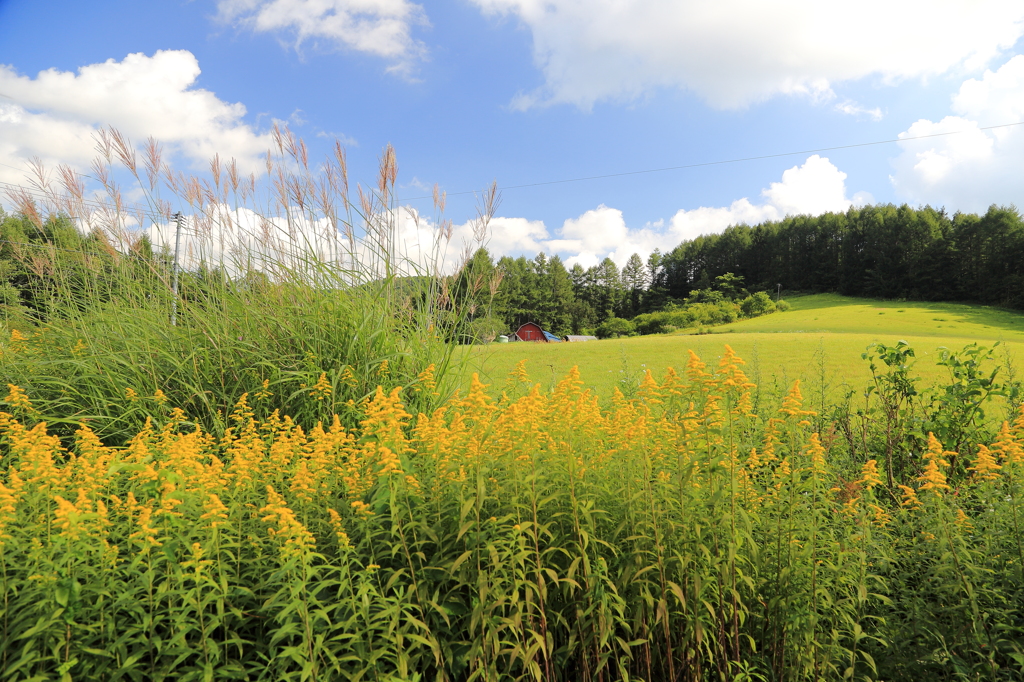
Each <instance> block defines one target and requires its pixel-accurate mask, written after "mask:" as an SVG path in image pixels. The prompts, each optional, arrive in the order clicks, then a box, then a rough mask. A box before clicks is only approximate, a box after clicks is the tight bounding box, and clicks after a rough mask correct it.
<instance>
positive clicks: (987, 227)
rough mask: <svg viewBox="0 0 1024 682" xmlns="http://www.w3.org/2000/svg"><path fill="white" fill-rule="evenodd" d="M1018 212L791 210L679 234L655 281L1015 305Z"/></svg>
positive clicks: (1021, 279)
mask: <svg viewBox="0 0 1024 682" xmlns="http://www.w3.org/2000/svg"><path fill="white" fill-rule="evenodd" d="M1021 263H1024V220H1022V218H1021V215H1020V213H1019V212H1018V211H1017V210H1016V209H1015V208H1013V207H1009V208H999V207H995V206H993V207H992V208H990V209H989V210H988V212H986V213H985V214H984V215H980V216H979V215H975V214H970V213H956V214H954V215H953V216H949V215H947V214H946V213H945V212H944V211H941V210H935V209H933V208H929V207H925V208H922V209H913V208H911V207H909V206H906V205H903V206H893V205H880V206H866V207H863V208H851V209H850V210H849V211H847V212H846V213H826V214H823V215H820V216H816V217H812V216H791V217H788V218H786V219H785V220H781V221H778V222H767V223H762V224H759V225H756V226H753V227H749V226H746V225H737V226H734V227H730V228H728V229H727V230H725V232H723V233H722V234H717V235H706V236H702V237H698V238H697V239H694V240H692V241H687V242H683V243H682V244H680V245H679V246H677V247H676V248H675V249H673V250H672V251H670V252H669V253H667V254H665V257H664V258H663V259H662V261H661V265H662V267H663V273H662V275H661V279H660V280H659V283H660V285H661V286H663V287H664V288H665V289H666V290H667V292H668V293H669V295H671V296H675V297H681V296H686V295H687V294H688V292H689V291H690V290H691V289H695V288H699V287H697V286H696V284H697V283H698V282H699V281H700V280H701V279H702V278H705V277H706V276H710V277H711V278H714V277H716V276H719V275H722V274H725V273H727V272H732V273H735V274H736V275H739V276H741V277H743V278H744V279H745V281H746V282H748V283H749V284H751V285H753V287H754V288H761V289H769V290H774V289H775V288H776V286H777V285H781V286H782V287H783V288H784V289H790V290H798V291H808V292H834V293H841V294H845V295H848V296H871V297H877V298H906V299H913V300H926V301H968V302H974V303H988V304H995V305H1003V306H1008V307H1012V308H1024V270H1022V269H1021V267H1020V264H1021Z"/></svg>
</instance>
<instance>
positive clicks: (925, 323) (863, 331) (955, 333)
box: [471, 294, 1024, 396]
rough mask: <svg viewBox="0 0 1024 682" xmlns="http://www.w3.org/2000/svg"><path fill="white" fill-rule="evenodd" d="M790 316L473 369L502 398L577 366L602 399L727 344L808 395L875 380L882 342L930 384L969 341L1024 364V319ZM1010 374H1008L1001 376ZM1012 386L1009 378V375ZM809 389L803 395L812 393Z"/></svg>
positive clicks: (906, 311)
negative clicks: (909, 359)
mask: <svg viewBox="0 0 1024 682" xmlns="http://www.w3.org/2000/svg"><path fill="white" fill-rule="evenodd" d="M788 300H789V303H790V305H791V308H790V310H788V311H786V312H782V313H774V314H772V315H766V316H764V317H759V318H754V319H751V320H743V321H741V322H736V323H734V324H731V325H726V326H722V327H716V328H714V329H713V332H714V333H712V334H705V335H699V336H698V335H694V334H692V333H676V334H665V335H656V336H645V337H634V338H628V339H608V340H604V341H589V342H586V343H581V344H580V343H573V344H569V343H557V344H556V343H551V344H543V343H513V344H508V345H505V344H491V345H489V346H486V347H483V348H479V349H476V351H475V356H474V359H473V362H472V363H471V364H472V367H473V371H476V372H478V373H479V374H480V378H481V380H482V381H484V382H485V383H488V384H491V385H492V387H493V388H494V390H496V391H500V390H501V386H502V385H503V384H504V382H505V377H506V376H507V375H508V373H509V372H510V371H511V370H512V368H513V367H515V365H516V363H517V362H519V361H520V360H524V359H525V360H526V361H527V362H526V367H527V370H528V371H529V373H530V376H531V378H533V379H534V380H535V381H537V382H539V383H540V384H541V385H542V387H548V386H550V385H551V384H552V382H554V381H556V380H557V379H559V378H561V377H562V376H563V375H564V374H565V373H566V372H568V371H569V369H570V368H571V367H572V366H573V365H577V366H578V367H579V369H580V374H581V378H582V379H583V381H584V382H585V384H586V386H587V387H588V388H593V389H595V390H596V391H597V392H598V394H599V395H602V396H606V395H608V394H610V392H611V390H612V387H613V386H616V385H620V384H621V383H622V382H623V380H624V379H626V381H627V382H628V381H629V379H628V377H630V376H632V377H633V378H634V379H635V377H636V376H638V373H640V372H642V371H643V370H644V369H650V370H652V372H654V374H655V376H660V374H661V372H662V371H663V370H664V368H665V367H675V368H676V369H677V370H680V371H681V370H682V369H683V368H684V367H685V365H686V360H687V350H688V349H692V350H693V351H695V352H696V353H697V354H698V355H699V356H700V357H701V359H703V360H704V361H705V362H708V363H711V362H714V361H716V360H717V358H718V357H719V356H720V355H721V354H722V349H723V347H724V345H725V344H729V345H730V346H732V348H733V349H734V350H735V351H736V352H737V353H738V354H739V355H740V356H741V357H742V358H743V359H745V360H746V361H747V367H746V370H747V374H748V375H749V376H750V378H751V379H752V380H753V381H755V382H756V383H758V384H759V385H761V386H763V387H771V386H773V385H780V386H782V385H789V384H791V383H792V382H793V380H794V379H800V380H801V381H802V382H803V384H804V385H805V387H807V388H806V391H810V392H811V394H812V395H813V394H814V393H817V394H819V396H820V394H821V392H822V389H823V388H824V392H825V394H826V395H829V396H831V395H836V394H837V393H838V392H839V391H841V390H842V387H843V386H844V385H848V386H850V387H853V388H858V389H859V388H861V387H863V386H864V385H865V384H866V382H867V381H868V380H869V379H870V376H871V373H870V370H869V369H868V363H867V362H865V361H864V360H862V359H861V353H863V352H864V351H865V349H866V348H867V347H868V345H870V344H872V343H875V342H883V343H886V344H890V345H891V344H895V343H896V342H897V341H899V340H901V339H902V340H905V341H906V342H907V343H909V344H910V345H911V346H912V347H913V348H914V349H915V351H916V352H917V365H916V370H917V372H916V374H917V376H920V377H921V378H922V379H923V380H924V381H925V382H926V383H931V382H932V381H935V380H939V379H941V378H942V372H943V371H944V370H943V368H941V367H937V366H936V365H935V359H936V355H937V349H939V348H940V347H946V348H950V349H953V350H958V349H961V348H963V347H964V346H965V345H967V344H969V343H975V342H977V343H979V344H981V345H985V346H991V345H993V344H994V343H995V342H996V341H1000V342H1002V344H1001V347H1000V348H999V349H997V351H996V357H997V358H998V360H999V361H1000V362H1001V363H1005V362H1006V360H1007V357H1009V359H1010V360H1011V362H1012V363H1013V365H1015V366H1021V364H1022V362H1024V314H1021V313H1017V312H1013V311H1008V310H1003V309H999V308H992V307H988V306H972V305H962V304H951V303H910V302H893V301H876V300H871V299H857V298H848V297H845V296H838V295H834V294H815V295H809V296H799V297H794V298H790V299H788ZM1003 371H1004V372H1005V371H1006V369H1004V370H1003ZM1004 378H1005V375H1004ZM806 391H805V392H806Z"/></svg>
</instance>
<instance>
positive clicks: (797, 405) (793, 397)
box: [779, 379, 818, 426]
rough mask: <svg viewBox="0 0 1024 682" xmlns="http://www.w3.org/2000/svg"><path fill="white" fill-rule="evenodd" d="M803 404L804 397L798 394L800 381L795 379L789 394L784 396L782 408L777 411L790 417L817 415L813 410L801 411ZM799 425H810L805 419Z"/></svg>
mask: <svg viewBox="0 0 1024 682" xmlns="http://www.w3.org/2000/svg"><path fill="white" fill-rule="evenodd" d="M803 402H804V397H803V395H802V394H801V393H800V380H799V379H797V380H796V381H794V382H793V388H791V389H789V393H788V394H786V397H785V398H783V400H782V407H781V408H780V409H779V412H782V413H783V414H787V415H789V416H790V417H813V416H815V415H816V414H818V413H817V412H815V411H814V410H804V409H801V407H802V406H803ZM799 424H800V425H801V426H806V425H808V424H810V422H809V421H807V420H806V419H802V420H800V422H799Z"/></svg>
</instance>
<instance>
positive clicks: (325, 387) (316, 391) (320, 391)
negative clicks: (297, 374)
mask: <svg viewBox="0 0 1024 682" xmlns="http://www.w3.org/2000/svg"><path fill="white" fill-rule="evenodd" d="M333 390H334V387H332V386H331V382H330V381H328V380H327V373H326V372H320V377H319V378H318V379H317V380H316V383H315V384H313V386H312V387H311V388H310V390H309V397H311V398H316V399H317V400H323V399H324V398H328V397H330V395H331V392H332V391H333Z"/></svg>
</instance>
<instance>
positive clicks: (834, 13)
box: [472, 0, 1024, 109]
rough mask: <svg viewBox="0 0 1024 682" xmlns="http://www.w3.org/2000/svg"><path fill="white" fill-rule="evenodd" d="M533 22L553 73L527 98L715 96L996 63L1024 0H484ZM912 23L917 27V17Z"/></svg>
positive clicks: (1012, 36) (741, 96) (712, 99)
mask: <svg viewBox="0 0 1024 682" xmlns="http://www.w3.org/2000/svg"><path fill="white" fill-rule="evenodd" d="M472 1H473V2H474V3H475V4H476V5H477V6H478V7H480V9H481V10H482V11H483V12H484V13H485V14H488V15H495V16H500V15H507V16H513V17H516V18H518V20H519V21H521V22H522V24H523V25H525V26H526V27H527V28H528V29H529V30H530V31H531V33H532V36H533V54H534V61H535V63H536V64H537V66H538V67H539V68H540V69H541V70H542V71H543V74H544V78H545V84H544V86H543V87H542V88H541V89H539V90H538V91H536V92H532V93H526V94H521V95H520V96H518V97H517V98H516V99H515V100H514V105H515V106H518V107H520V108H526V107H530V106H533V105H536V104H543V103H571V104H575V105H577V106H579V107H582V108H584V109H586V108H589V107H591V106H592V105H593V104H594V103H595V102H597V101H600V100H622V99H632V98H635V97H638V96H640V95H643V94H645V93H647V92H649V91H651V90H652V89H654V88H662V87H669V88H683V89H687V90H691V91H693V92H695V93H696V94H697V95H698V96H700V97H702V98H703V99H705V100H706V101H707V102H709V103H710V104H711V105H713V106H716V107H722V108H733V107H740V106H744V105H746V104H748V103H750V102H754V101H757V100H760V99H764V98H766V97H770V96H773V95H776V94H807V95H811V96H814V97H818V98H830V97H831V96H832V90H831V86H832V84H834V83H838V82H841V81H847V80H851V79H858V78H863V77H865V76H869V75H877V76H880V77H881V78H883V79H885V80H886V81H897V80H900V79H904V78H916V77H927V76H929V75H934V74H941V73H946V72H948V71H949V70H950V69H953V68H956V67H965V68H971V69H977V68H981V67H983V66H985V65H986V64H987V63H988V62H989V61H990V60H992V59H993V58H994V57H996V56H997V55H999V54H1000V53H1001V52H1002V51H1003V50H1005V49H1007V48H1009V47H1011V46H1012V45H1013V44H1014V43H1015V42H1016V41H1017V39H1018V38H1019V37H1020V36H1021V35H1022V33H1024V4H1022V3H1020V2H1019V0H978V1H977V2H971V3H965V2H962V1H961V0H865V1H864V2H861V3H858V4H857V5H856V6H854V5H852V4H849V3H846V4H840V3H834V2H821V1H820V0H778V1H776V2H763V1H762V0H718V1H717V2H698V1H697V0H685V1H683V2H679V1H678V0H585V1H584V0H472ZM908 27H912V29H908Z"/></svg>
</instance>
